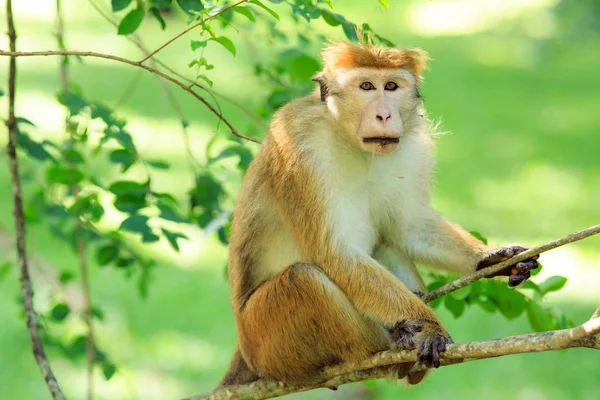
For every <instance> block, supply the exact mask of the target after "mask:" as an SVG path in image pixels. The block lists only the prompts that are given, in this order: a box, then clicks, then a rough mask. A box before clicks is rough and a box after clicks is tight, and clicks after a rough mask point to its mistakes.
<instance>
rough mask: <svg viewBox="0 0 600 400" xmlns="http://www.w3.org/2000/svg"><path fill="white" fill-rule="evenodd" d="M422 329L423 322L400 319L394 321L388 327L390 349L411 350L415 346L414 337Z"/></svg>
mask: <svg viewBox="0 0 600 400" xmlns="http://www.w3.org/2000/svg"><path fill="white" fill-rule="evenodd" d="M422 330H423V324H422V323H420V322H417V321H408V320H402V321H398V322H396V325H394V326H393V327H392V328H390V329H388V331H389V333H390V338H391V339H392V349H394V350H413V349H414V348H415V341H414V337H415V335H416V334H417V333H419V332H421V331H422Z"/></svg>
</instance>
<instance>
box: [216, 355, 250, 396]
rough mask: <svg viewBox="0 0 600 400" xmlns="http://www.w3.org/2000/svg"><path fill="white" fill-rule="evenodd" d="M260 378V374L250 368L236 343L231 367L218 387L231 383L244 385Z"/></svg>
mask: <svg viewBox="0 0 600 400" xmlns="http://www.w3.org/2000/svg"><path fill="white" fill-rule="evenodd" d="M258 378H259V376H258V375H257V374H256V373H255V372H254V371H252V370H251V369H250V367H249V366H248V364H247V363H246V360H244V357H242V352H241V351H240V347H239V345H236V346H235V351H234V352H233V357H231V362H230V363H229V368H228V369H227V372H226V373H225V376H223V378H222V379H221V382H219V385H218V386H217V388H222V387H224V386H229V385H243V384H245V383H250V382H254V381H255V380H257V379H258Z"/></svg>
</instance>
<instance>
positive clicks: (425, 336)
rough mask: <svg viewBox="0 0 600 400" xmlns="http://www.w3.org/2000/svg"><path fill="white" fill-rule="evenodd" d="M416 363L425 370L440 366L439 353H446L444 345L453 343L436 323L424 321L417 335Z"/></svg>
mask: <svg viewBox="0 0 600 400" xmlns="http://www.w3.org/2000/svg"><path fill="white" fill-rule="evenodd" d="M419 336H420V337H419V338H418V343H419V346H418V348H417V361H418V362H419V363H421V364H423V365H424V366H426V367H427V368H431V367H435V368H437V367H439V366H440V353H442V352H444V351H446V345H447V344H451V343H454V341H453V340H452V338H451V337H450V335H449V334H448V332H446V330H445V329H444V328H443V327H442V326H441V325H440V324H439V323H438V322H436V321H424V324H423V329H422V332H421V334H420V335H419Z"/></svg>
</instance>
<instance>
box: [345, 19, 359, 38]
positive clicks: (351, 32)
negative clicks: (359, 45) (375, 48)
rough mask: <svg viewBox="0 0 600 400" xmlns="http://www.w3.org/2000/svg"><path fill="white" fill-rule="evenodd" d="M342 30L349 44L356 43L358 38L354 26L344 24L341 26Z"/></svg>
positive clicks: (347, 23)
mask: <svg viewBox="0 0 600 400" xmlns="http://www.w3.org/2000/svg"><path fill="white" fill-rule="evenodd" d="M342 30H343V31H344V35H346V37H347V38H348V40H350V41H351V42H358V36H356V25H354V24H353V23H350V22H346V23H343V24H342Z"/></svg>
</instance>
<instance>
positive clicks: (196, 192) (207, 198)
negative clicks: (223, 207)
mask: <svg viewBox="0 0 600 400" xmlns="http://www.w3.org/2000/svg"><path fill="white" fill-rule="evenodd" d="M191 195H192V203H193V204H194V205H197V206H200V207H204V208H208V209H212V208H214V207H215V206H216V205H217V204H218V203H219V200H220V198H221V197H222V196H223V195H224V191H223V188H222V186H221V184H220V183H219V182H217V181H216V180H215V178H213V176H212V175H211V174H210V173H201V174H199V175H198V176H197V177H196V187H195V188H194V189H192V192H191Z"/></svg>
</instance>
